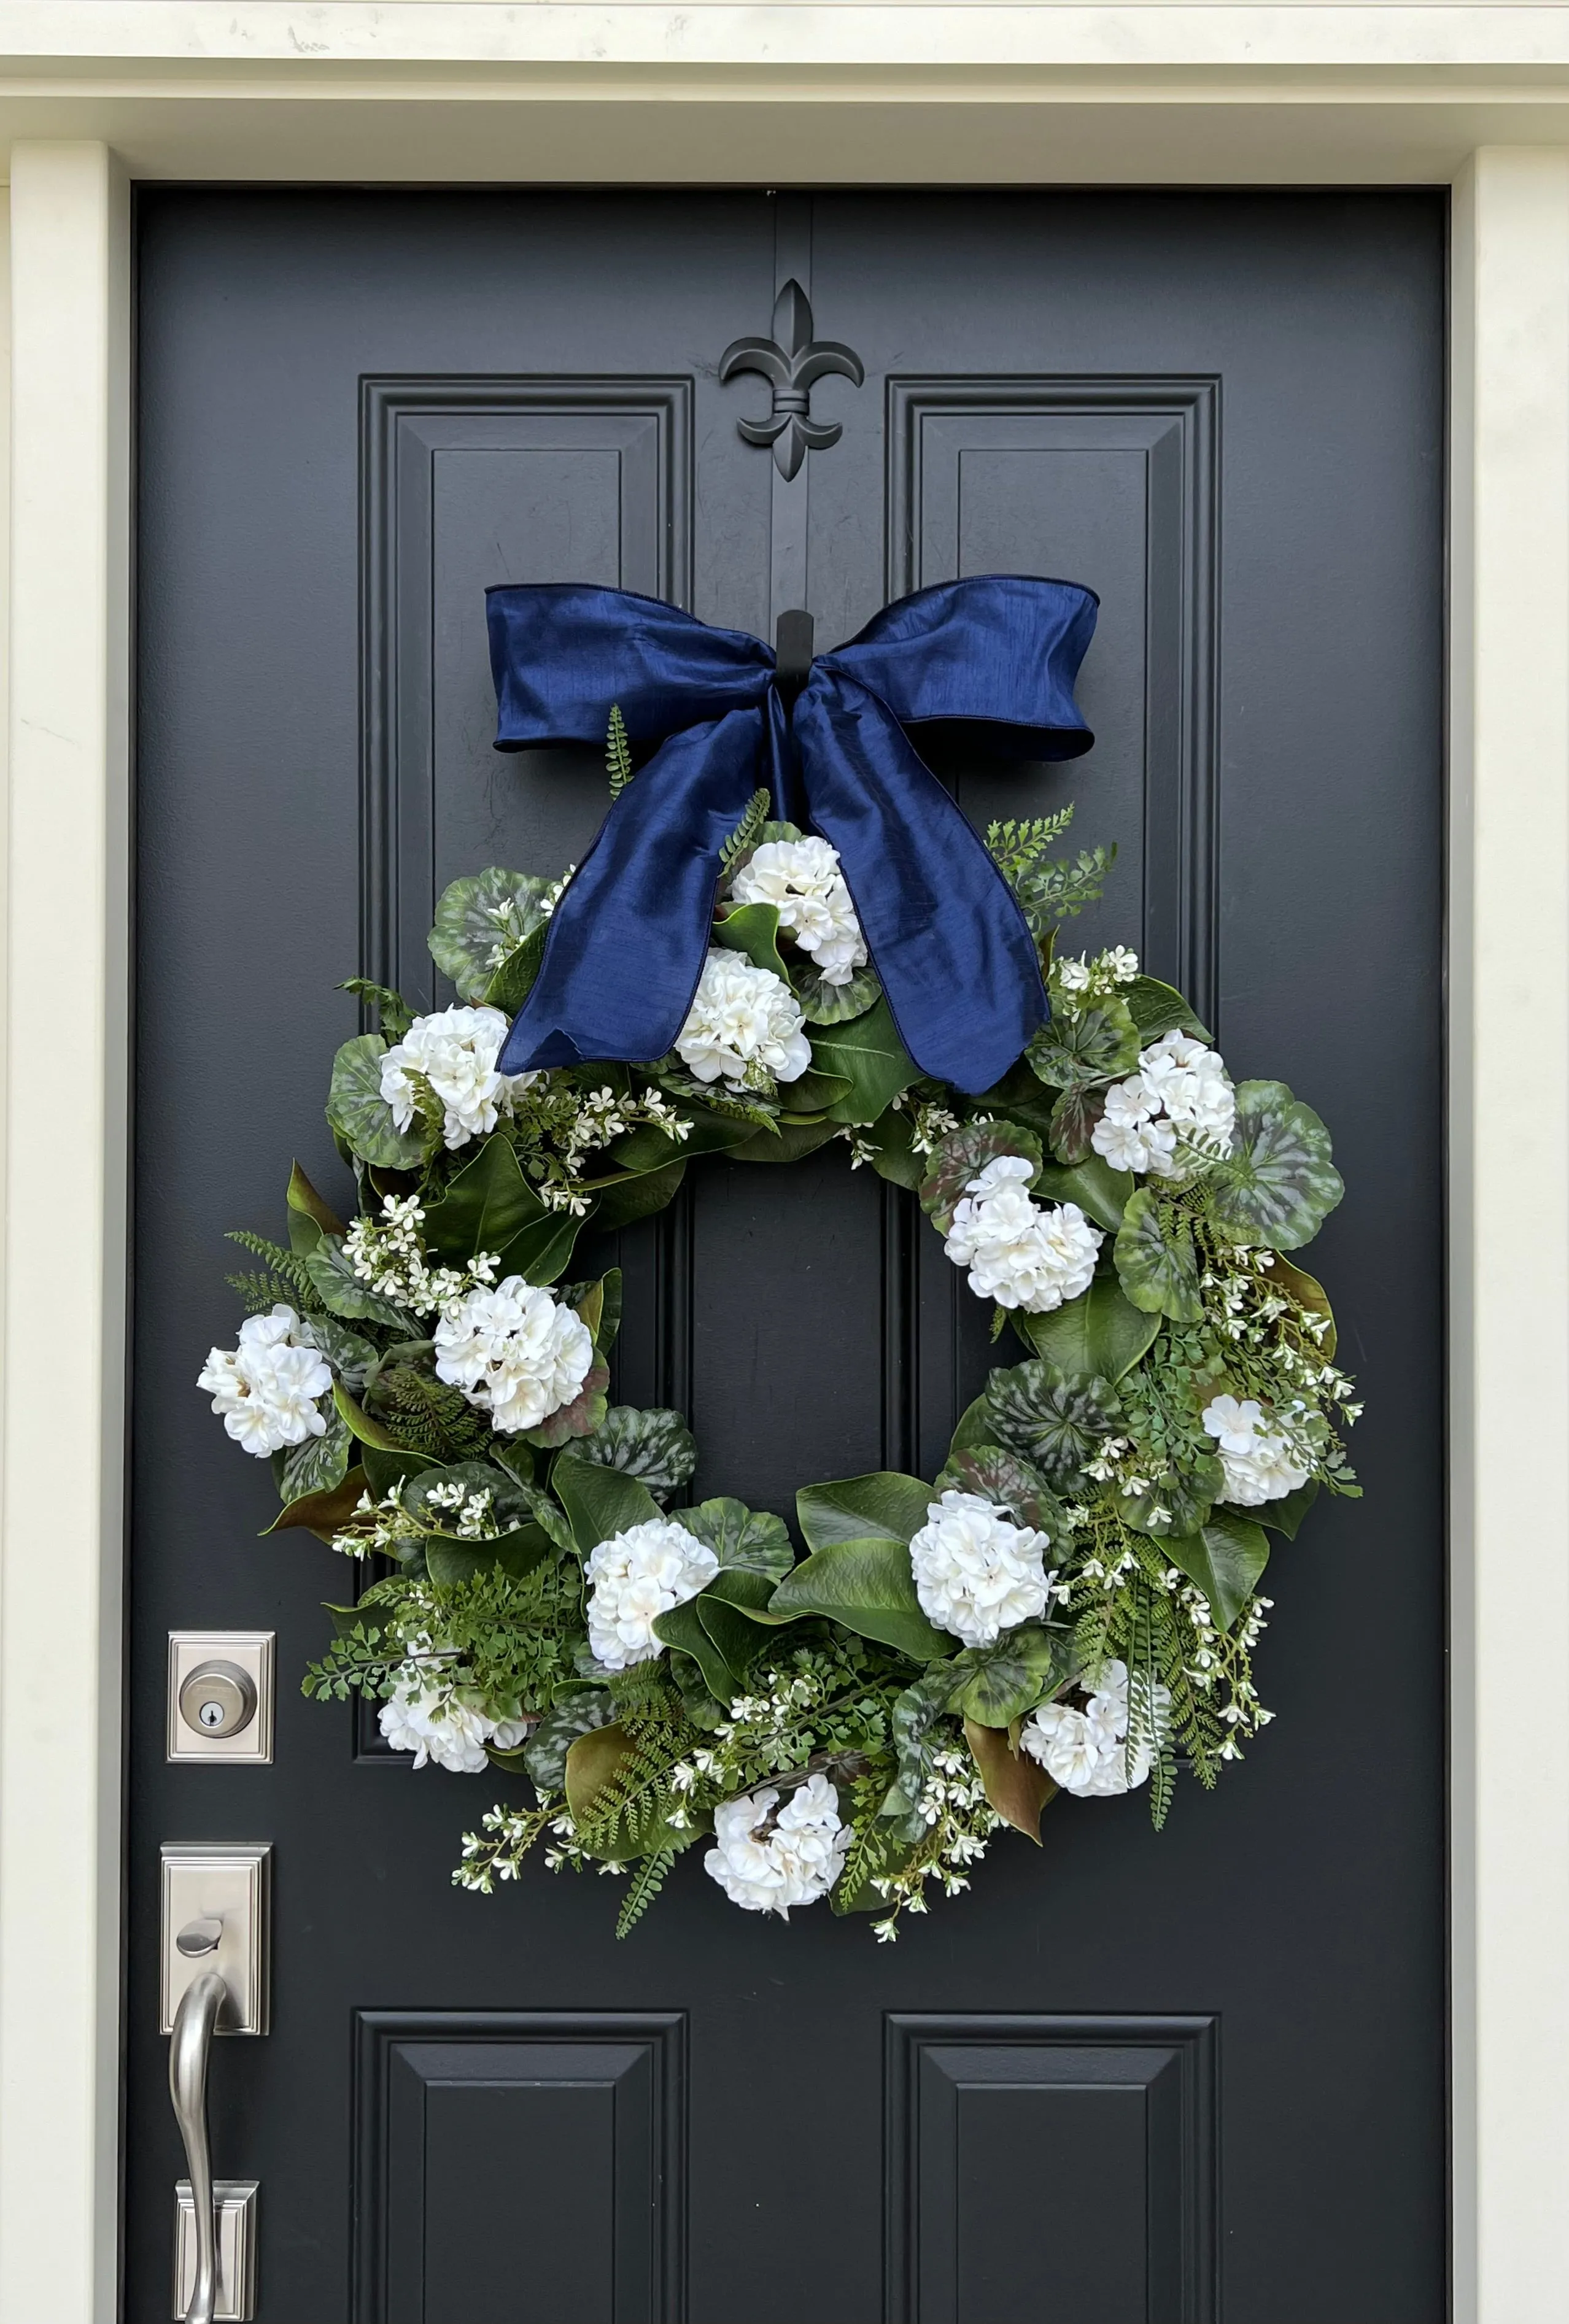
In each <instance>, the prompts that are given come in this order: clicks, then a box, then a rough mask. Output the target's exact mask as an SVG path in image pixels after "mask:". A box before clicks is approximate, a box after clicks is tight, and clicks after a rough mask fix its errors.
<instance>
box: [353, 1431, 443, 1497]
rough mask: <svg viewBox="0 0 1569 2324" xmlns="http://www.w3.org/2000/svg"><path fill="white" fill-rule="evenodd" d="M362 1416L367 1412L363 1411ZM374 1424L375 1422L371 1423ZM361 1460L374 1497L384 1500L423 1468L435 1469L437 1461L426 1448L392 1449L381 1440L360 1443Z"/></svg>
mask: <svg viewBox="0 0 1569 2324" xmlns="http://www.w3.org/2000/svg"><path fill="white" fill-rule="evenodd" d="M361 1417H362V1418H364V1417H365V1416H364V1415H363V1414H362V1415H361ZM371 1425H372V1426H374V1422H373V1423H371ZM360 1462H361V1464H362V1466H363V1467H364V1470H365V1483H366V1485H367V1487H368V1488H369V1490H370V1495H371V1499H373V1500H376V1501H384V1500H385V1499H386V1498H387V1495H388V1494H389V1493H395V1492H396V1491H397V1490H398V1488H399V1487H400V1486H401V1484H402V1483H403V1481H404V1480H405V1479H406V1478H409V1477H417V1476H418V1475H419V1474H420V1470H421V1469H434V1468H435V1467H436V1466H437V1463H436V1462H434V1461H432V1460H431V1459H430V1457H429V1454H428V1453H424V1452H403V1451H401V1450H398V1451H389V1450H387V1449H386V1448H385V1447H384V1446H383V1445H380V1444H369V1443H365V1441H364V1440H363V1439H362V1440H361V1443H360Z"/></svg>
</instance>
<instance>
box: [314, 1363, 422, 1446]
mask: <svg viewBox="0 0 1569 2324" xmlns="http://www.w3.org/2000/svg"><path fill="white" fill-rule="evenodd" d="M332 1400H333V1402H334V1404H336V1405H337V1408H338V1410H339V1412H340V1413H341V1414H342V1415H343V1417H344V1419H345V1420H346V1422H347V1423H348V1426H349V1433H350V1434H351V1435H353V1436H355V1437H357V1438H358V1440H359V1442H360V1443H362V1444H374V1446H375V1447H376V1449H377V1451H378V1452H402V1451H403V1448H402V1446H401V1444H400V1443H399V1442H398V1440H397V1438H396V1437H395V1436H394V1435H392V1434H391V1432H390V1431H389V1430H387V1429H385V1428H383V1426H382V1424H381V1422H380V1421H379V1420H373V1419H372V1418H371V1416H370V1414H369V1413H368V1412H365V1411H364V1410H363V1409H362V1408H361V1406H359V1405H358V1404H356V1403H355V1399H354V1397H352V1396H350V1394H349V1392H348V1390H347V1389H346V1388H345V1386H344V1384H343V1382H342V1381H341V1380H334V1381H333V1384H332ZM405 1457H408V1456H405Z"/></svg>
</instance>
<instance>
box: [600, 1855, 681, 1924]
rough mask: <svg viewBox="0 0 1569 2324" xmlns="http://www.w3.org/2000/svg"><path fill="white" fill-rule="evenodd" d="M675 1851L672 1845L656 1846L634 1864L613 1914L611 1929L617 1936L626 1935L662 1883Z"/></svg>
mask: <svg viewBox="0 0 1569 2324" xmlns="http://www.w3.org/2000/svg"><path fill="white" fill-rule="evenodd" d="M677 1853H678V1851H677V1850H676V1849H673V1848H656V1849H653V1850H652V1852H651V1854H650V1855H648V1856H645V1857H644V1858H642V1860H641V1863H640V1864H639V1865H638V1867H637V1868H636V1870H635V1871H634V1872H633V1874H632V1879H631V1881H630V1883H629V1884H628V1886H627V1892H626V1895H625V1896H624V1897H623V1899H622V1906H621V1911H620V1913H619V1914H617V1915H616V1923H615V1933H616V1935H617V1936H618V1937H627V1936H630V1935H631V1934H632V1931H633V1929H635V1928H636V1926H637V1924H638V1923H639V1922H640V1921H641V1919H642V1916H643V1914H645V1913H646V1912H647V1911H648V1908H649V1906H650V1905H651V1904H652V1903H653V1901H654V1898H655V1897H656V1896H657V1895H659V1893H660V1889H661V1888H662V1887H663V1886H664V1885H665V1879H666V1876H667V1875H668V1873H669V1869H670V1867H671V1866H672V1865H673V1864H674V1862H675V1860H676V1856H677Z"/></svg>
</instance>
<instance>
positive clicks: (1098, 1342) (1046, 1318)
mask: <svg viewBox="0 0 1569 2324" xmlns="http://www.w3.org/2000/svg"><path fill="white" fill-rule="evenodd" d="M1011 1321H1012V1324H1013V1328H1014V1330H1015V1331H1016V1332H1018V1333H1020V1334H1021V1335H1022V1336H1023V1337H1024V1338H1025V1339H1027V1340H1028V1341H1029V1343H1030V1345H1031V1346H1032V1347H1033V1349H1034V1350H1035V1352H1036V1354H1037V1355H1038V1356H1044V1357H1045V1359H1046V1360H1047V1361H1048V1363H1052V1364H1055V1365H1056V1366H1057V1369H1058V1371H1061V1372H1098V1373H1099V1375H1100V1377H1101V1378H1102V1379H1104V1380H1110V1381H1111V1383H1112V1386H1113V1387H1115V1386H1116V1384H1117V1382H1118V1381H1119V1380H1120V1379H1121V1378H1122V1377H1123V1375H1124V1374H1125V1373H1127V1372H1130V1371H1131V1369H1133V1366H1134V1365H1135V1364H1136V1363H1137V1362H1138V1361H1139V1360H1140V1357H1142V1356H1143V1355H1145V1354H1146V1353H1147V1352H1148V1351H1149V1346H1150V1344H1151V1342H1153V1340H1154V1338H1155V1336H1156V1333H1158V1331H1159V1329H1160V1318H1159V1315H1158V1314H1147V1313H1146V1312H1145V1311H1144V1310H1142V1309H1141V1308H1138V1307H1135V1306H1134V1305H1133V1304H1132V1302H1131V1299H1129V1298H1128V1296H1127V1295H1126V1294H1125V1292H1124V1291H1123V1290H1122V1288H1121V1285H1120V1284H1119V1282H1118V1281H1117V1278H1116V1277H1115V1276H1114V1275H1104V1274H1102V1275H1097V1276H1096V1277H1095V1278H1094V1281H1093V1282H1092V1283H1091V1285H1090V1287H1089V1289H1088V1290H1087V1291H1084V1292H1081V1293H1080V1295H1079V1296H1078V1297H1077V1298H1076V1299H1070V1300H1068V1301H1067V1302H1066V1304H1065V1305H1063V1306H1061V1307H1054V1308H1053V1309H1052V1311H1051V1313H1050V1314H1046V1315H1028V1314H1015V1315H1014V1316H1013V1317H1012V1318H1011Z"/></svg>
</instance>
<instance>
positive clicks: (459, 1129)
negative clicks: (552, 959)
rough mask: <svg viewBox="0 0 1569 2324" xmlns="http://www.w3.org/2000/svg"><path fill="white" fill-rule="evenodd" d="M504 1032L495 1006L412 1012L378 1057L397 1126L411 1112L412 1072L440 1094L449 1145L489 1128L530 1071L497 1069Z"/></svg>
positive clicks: (404, 1124) (407, 1124) (408, 1120)
mask: <svg viewBox="0 0 1569 2324" xmlns="http://www.w3.org/2000/svg"><path fill="white" fill-rule="evenodd" d="M506 1037H507V1019H505V1017H503V1014H502V1012H501V1010H499V1009H443V1010H438V1013H437V1014H436V1015H435V1016H433V1017H416V1018H415V1019H414V1022H413V1023H412V1024H411V1026H410V1028H409V1029H408V1031H407V1032H406V1033H405V1034H404V1036H403V1037H402V1039H401V1041H397V1042H394V1043H393V1045H392V1047H391V1048H390V1049H388V1050H387V1051H386V1053H385V1055H384V1056H383V1058H382V1096H383V1099H384V1100H385V1101H386V1102H387V1104H388V1105H390V1106H391V1107H392V1120H394V1121H395V1122H396V1123H397V1125H398V1128H399V1129H400V1130H408V1129H409V1128H411V1125H412V1123H413V1120H414V1116H415V1111H416V1109H415V1102H414V1100H415V1086H416V1085H415V1080H414V1076H415V1075H420V1076H421V1077H422V1078H423V1079H424V1080H425V1081H426V1082H428V1083H429V1085H430V1088H431V1090H432V1091H433V1092H434V1093H435V1095H436V1096H437V1097H438V1099H439V1101H440V1103H441V1109H442V1126H441V1135H442V1139H443V1140H444V1142H445V1143H446V1144H447V1145H448V1147H457V1146H464V1145H466V1144H467V1142H468V1140H469V1139H471V1138H483V1137H484V1136H485V1135H486V1133H487V1132H488V1131H490V1130H494V1128H495V1126H496V1122H497V1121H498V1120H499V1119H500V1117H501V1116H502V1115H503V1113H510V1112H511V1111H512V1100H513V1098H514V1097H515V1096H516V1094H517V1093H518V1092H519V1091H520V1090H524V1089H527V1087H528V1086H529V1084H530V1083H531V1081H532V1080H533V1078H534V1076H533V1074H501V1073H497V1071H496V1062H495V1061H496V1059H497V1057H498V1056H500V1055H501V1047H502V1043H503V1041H504V1040H505V1039H506Z"/></svg>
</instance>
